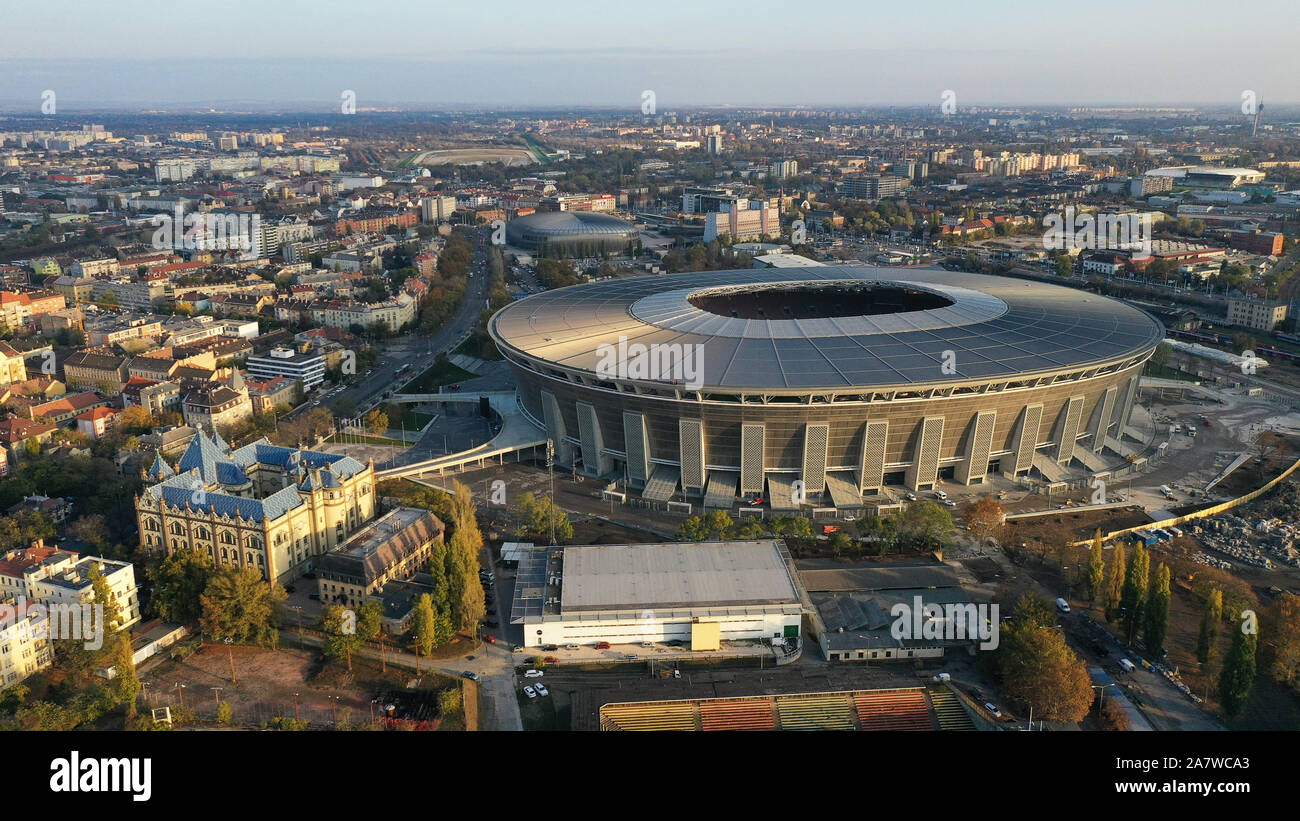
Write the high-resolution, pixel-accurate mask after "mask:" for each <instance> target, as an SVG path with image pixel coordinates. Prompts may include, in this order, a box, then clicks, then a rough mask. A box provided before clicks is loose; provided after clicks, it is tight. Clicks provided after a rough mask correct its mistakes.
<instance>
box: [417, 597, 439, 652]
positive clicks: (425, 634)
mask: <svg viewBox="0 0 1300 821" xmlns="http://www.w3.org/2000/svg"><path fill="white" fill-rule="evenodd" d="M433 630H434V614H433V599H431V598H430V597H429V594H428V593H423V594H421V595H420V597H419V598H418V599H416V600H415V614H414V616H413V617H412V619H411V647H412V648H413V649H414V650H415V652H416V654H417V655H421V654H422V655H425V656H427V655H429V654H430V653H432V652H433V648H434V646H435V645H436V644H437V642H436V640H435V638H434V632H433Z"/></svg>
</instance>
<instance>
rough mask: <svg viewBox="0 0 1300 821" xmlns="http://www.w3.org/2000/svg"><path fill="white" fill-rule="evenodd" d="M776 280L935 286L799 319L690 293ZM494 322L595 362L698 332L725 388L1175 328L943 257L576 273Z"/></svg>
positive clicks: (1019, 365)
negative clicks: (892, 300) (713, 306)
mask: <svg viewBox="0 0 1300 821" xmlns="http://www.w3.org/2000/svg"><path fill="white" fill-rule="evenodd" d="M778 283H781V284H785V283H788V284H789V285H790V286H791V287H792V288H794V287H802V288H803V289H808V288H809V287H810V286H819V287H822V288H843V289H844V290H845V293H846V299H847V298H848V297H847V294H848V293H849V292H850V291H852V290H854V289H857V290H858V291H861V290H862V289H871V288H882V287H887V286H894V287H895V288H898V289H906V290H907V291H910V292H914V293H915V292H920V293H922V294H926V295H928V296H927V297H926V299H925V300H922V301H921V302H920V303H918V304H923V305H924V306H925V307H924V309H920V310H906V311H904V312H898V313H888V312H872V313H871V314H870V315H864V316H845V315H839V316H812V317H804V318H792V319H764V318H757V319H755V318H744V317H739V316H734V315H721V314H720V313H715V312H712V311H710V310H706V309H705V308H702V307H698V306H697V305H696V304H694V303H693V301H692V300H697V301H698V297H699V292H701V291H712V292H714V293H717V292H719V289H721V292H722V293H730V294H731V295H730V297H729V298H730V299H731V300H732V301H733V302H734V301H735V300H736V296H735V292H736V290H745V289H747V288H757V289H759V290H761V289H763V288H764V287H766V288H767V289H769V290H770V289H771V287H772V286H773V285H775V284H778ZM797 299H798V295H797V293H796V294H792V296H791V300H792V301H797ZM822 300H823V301H826V300H825V295H824V294H823V296H822ZM768 302H769V304H770V302H771V299H769V300H768ZM831 313H835V312H834V311H832V312H831ZM490 328H491V330H492V333H493V335H494V337H495V338H496V339H497V341H498V344H499V345H501V347H502V348H503V350H504V351H505V352H506V353H507V355H511V353H512V351H513V352H515V353H517V354H522V355H523V356H524V357H528V358H532V359H535V360H537V361H539V362H540V363H542V364H545V363H554V364H555V365H558V366H561V367H565V368H570V369H575V370H581V371H587V372H590V373H592V374H593V375H595V374H596V373H597V366H598V363H600V361H601V360H602V358H603V357H604V354H603V353H602V350H603V349H601V348H600V346H602V345H607V346H616V345H617V344H618V343H619V340H620V338H622V339H624V340H625V341H626V343H627V344H629V345H631V344H635V343H640V344H644V345H651V344H659V345H663V344H675V345H681V346H686V345H692V346H694V345H699V346H701V347H699V348H690V349H689V350H691V351H698V352H699V355H700V357H701V360H702V365H701V367H700V371H701V373H702V379H701V380H699V382H700V383H702V386H703V387H706V388H714V389H723V390H744V389H748V390H763V389H773V390H780V389H819V388H820V389H832V390H833V389H837V388H854V387H860V386H872V387H885V386H898V387H906V386H917V385H947V384H953V383H960V382H963V381H979V380H996V379H1001V378H1008V379H1016V378H1023V377H1025V376H1028V375H1035V374H1048V373H1053V372H1058V371H1061V370H1064V369H1071V368H1079V367H1089V366H1093V365H1102V364H1106V363H1111V362H1118V361H1122V360H1125V359H1128V358H1130V357H1133V356H1136V355H1140V354H1142V353H1145V352H1146V351H1147V350H1149V349H1151V348H1154V347H1155V345H1156V344H1157V343H1158V342H1159V341H1160V340H1161V339H1162V338H1163V335H1164V332H1163V329H1162V327H1161V325H1160V324H1159V323H1158V322H1157V321H1156V320H1155V319H1153V318H1152V317H1150V316H1148V315H1147V314H1145V313H1143V312H1142V311H1140V310H1138V309H1136V308H1133V307H1131V306H1128V305H1125V304H1123V303H1121V302H1117V301H1115V300H1112V299H1108V298H1106V297H1102V296H1098V295H1096V294H1091V293H1087V292H1083V291H1077V290H1073V289H1070V288H1065V287H1061V286H1056V285H1049V284H1046V283H1041V282H1034V281H1027V280H1021V279H1013V278H1009V277H994V276H983V275H978V274H967V273H955V272H950V271H946V270H943V269H940V268H875V267H869V266H857V265H846V266H826V267H820V268H812V269H806V270H804V269H785V270H771V269H767V270H762V269H748V270H735V271H712V272H702V273H690V274H677V275H667V276H653V277H638V278H634V279H615V280H610V281H606V282H597V283H590V284H586V285H576V286H573V287H569V288H562V289H558V290H554V291H547V292H544V293H541V294H537V295H535V296H531V297H527V298H525V299H522V300H519V301H517V302H515V303H513V304H511V305H508V306H506V307H505V308H503V309H502V310H501V311H500V312H498V313H497V314H496V315H495V316H494V317H493V319H492V322H491V325H490ZM945 352H951V355H949V356H945ZM945 364H947V365H948V366H949V367H947V368H945V367H944V366H945ZM660 381H667V380H660Z"/></svg>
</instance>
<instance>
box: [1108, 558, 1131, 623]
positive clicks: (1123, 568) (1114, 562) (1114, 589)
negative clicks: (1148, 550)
mask: <svg viewBox="0 0 1300 821" xmlns="http://www.w3.org/2000/svg"><path fill="white" fill-rule="evenodd" d="M1127 572H1128V565H1127V564H1126V562H1125V560H1124V543H1123V542H1116V543H1115V551H1114V552H1113V553H1111V554H1110V565H1109V566H1108V567H1107V568H1106V621H1114V620H1115V617H1116V616H1117V615H1119V607H1120V601H1121V600H1122V599H1123V596H1124V577H1125V575H1126V574H1127Z"/></svg>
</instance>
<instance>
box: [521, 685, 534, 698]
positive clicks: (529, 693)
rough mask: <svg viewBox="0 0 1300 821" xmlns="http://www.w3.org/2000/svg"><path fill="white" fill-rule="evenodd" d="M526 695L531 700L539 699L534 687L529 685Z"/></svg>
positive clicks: (525, 687) (525, 689) (526, 686)
mask: <svg viewBox="0 0 1300 821" xmlns="http://www.w3.org/2000/svg"><path fill="white" fill-rule="evenodd" d="M524 695H526V696H528V697H529V698H537V691H536V690H534V689H533V688H532V687H529V686H528V685H527V684H525V685H524Z"/></svg>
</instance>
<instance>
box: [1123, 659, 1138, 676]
mask: <svg viewBox="0 0 1300 821" xmlns="http://www.w3.org/2000/svg"><path fill="white" fill-rule="evenodd" d="M1119 666H1120V667H1121V668H1123V670H1124V672H1126V673H1131V672H1133V671H1134V670H1135V669H1137V666H1136V665H1135V664H1133V662H1131V661H1129V660H1128V659H1120V660H1119Z"/></svg>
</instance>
